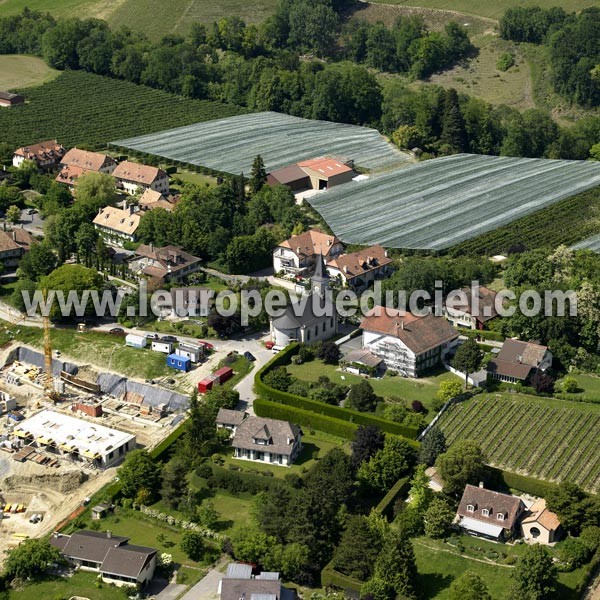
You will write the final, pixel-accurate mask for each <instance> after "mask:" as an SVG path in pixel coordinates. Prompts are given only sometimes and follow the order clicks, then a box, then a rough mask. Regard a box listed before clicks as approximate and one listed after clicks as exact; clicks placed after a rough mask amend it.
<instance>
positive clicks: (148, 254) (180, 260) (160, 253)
mask: <svg viewBox="0 0 600 600" xmlns="http://www.w3.org/2000/svg"><path fill="white" fill-rule="evenodd" d="M200 265H201V259H200V258H198V257H197V256H194V255H193V254H190V253H189V252H186V251H185V250H182V249H181V248H180V247H179V246H173V245H170V246H162V247H160V248H156V247H154V246H153V245H152V244H140V245H139V246H138V247H137V249H136V251H135V254H134V255H133V257H132V259H131V260H130V262H129V269H130V270H131V271H132V272H133V274H134V275H137V276H138V277H149V278H150V279H152V280H154V281H155V282H156V283H159V284H160V283H164V282H166V281H181V280H182V279H184V278H185V277H187V276H188V275H191V274H192V273H195V272H196V271H198V270H199V269H200ZM174 299H175V301H176V302H177V301H178V298H177V296H175V298H174ZM181 299H182V302H184V303H185V298H183V294H182V296H181ZM187 299H188V301H189V300H190V299H191V300H194V299H193V298H191V297H190V296H189V295H188V296H187ZM200 299H201V300H202V298H200ZM190 309H191V310H194V311H195V310H197V309H198V310H201V309H202V306H197V305H196V304H195V303H194V302H193V303H192V304H191V305H190V304H189V302H188V310H190Z"/></svg>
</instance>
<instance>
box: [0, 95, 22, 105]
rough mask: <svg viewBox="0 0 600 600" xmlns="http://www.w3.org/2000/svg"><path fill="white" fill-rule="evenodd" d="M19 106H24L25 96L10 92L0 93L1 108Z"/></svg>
mask: <svg viewBox="0 0 600 600" xmlns="http://www.w3.org/2000/svg"><path fill="white" fill-rule="evenodd" d="M19 104H25V96H21V94H12V93H11V92H0V107H1V108H10V107H11V106H19Z"/></svg>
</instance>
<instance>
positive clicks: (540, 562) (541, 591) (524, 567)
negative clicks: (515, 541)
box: [509, 544, 557, 600]
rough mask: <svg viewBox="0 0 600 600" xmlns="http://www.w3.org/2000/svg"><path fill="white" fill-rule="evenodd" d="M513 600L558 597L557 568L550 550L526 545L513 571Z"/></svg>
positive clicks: (544, 599) (539, 599) (510, 595)
mask: <svg viewBox="0 0 600 600" xmlns="http://www.w3.org/2000/svg"><path fill="white" fill-rule="evenodd" d="M512 579H513V587H512V588H511V590H510V592H509V597H510V599H511V600H513V599H514V600H517V599H518V600H550V599H551V598H555V597H556V583H557V569H556V565H555V564H554V562H553V561H552V556H551V555H550V553H549V552H548V550H547V549H546V548H545V547H544V546H542V545H540V544H533V545H531V546H526V547H525V550H524V552H523V554H522V555H521V557H520V559H519V562H518V563H517V566H516V567H515V568H514V569H513V572H512Z"/></svg>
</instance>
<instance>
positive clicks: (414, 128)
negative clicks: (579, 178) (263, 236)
mask: <svg viewBox="0 0 600 600" xmlns="http://www.w3.org/2000/svg"><path fill="white" fill-rule="evenodd" d="M352 4H353V2H350V1H342V0H280V2H279V5H278V8H277V10H276V12H275V14H274V15H273V16H272V17H270V18H269V19H267V20H266V21H265V22H264V23H262V24H260V25H253V24H251V25H246V24H245V23H244V22H243V21H242V20H241V19H239V18H237V17H228V18H224V19H221V20H220V21H219V22H217V23H214V24H213V25H212V26H211V27H206V26H204V25H202V24H200V23H195V24H194V25H193V27H192V29H191V32H190V34H189V36H188V37H187V38H184V37H181V36H178V35H167V36H165V37H164V38H163V39H162V40H161V41H160V42H159V43H153V42H150V41H149V40H148V39H147V38H146V37H144V36H143V35H142V34H138V33H133V32H131V31H130V30H127V29H119V30H117V31H112V30H111V29H109V27H108V25H107V24H106V23H105V22H104V21H101V20H98V19H87V20H79V19H66V20H58V21H57V20H55V19H54V18H53V17H52V16H50V15H48V14H42V13H38V12H32V11H29V10H25V11H24V12H23V13H22V14H21V15H17V16H12V17H6V18H4V19H0V53H27V54H35V55H40V56H42V57H43V58H44V60H45V61H46V62H47V63H48V64H49V65H50V66H52V67H54V68H57V69H81V70H85V71H88V72H92V73H96V74H99V75H104V76H109V77H113V78H118V79H122V80H126V81H131V82H134V83H141V84H144V85H147V86H150V87H153V88H157V89H161V90H165V91H167V92H171V93H174V94H178V95H181V96H185V97H190V98H206V99H210V100H216V101H220V102H227V103H231V104H235V105H238V106H243V107H247V108H249V109H251V110H272V111H278V112H284V113H288V114H292V115H295V116H301V117H306V118H313V119H323V120H329V121H337V122H345V123H353V124H360V125H370V126H373V127H377V128H379V129H380V130H381V131H382V132H383V133H385V134H387V135H389V136H390V137H391V139H392V140H393V141H394V142H395V143H396V144H397V145H398V146H400V147H403V148H414V147H419V148H421V149H422V150H423V151H424V152H425V157H428V156H430V155H443V154H448V153H453V152H475V153H485V154H502V155H506V156H529V157H548V158H568V159H588V158H590V157H591V156H594V155H595V154H594V153H593V152H592V151H591V149H592V146H594V144H597V142H598V140H599V139H600V118H597V117H588V118H585V119H581V120H579V121H578V122H577V123H576V124H575V125H574V126H572V127H569V128H566V127H560V126H558V125H557V123H556V122H555V121H554V120H553V119H552V117H551V115H550V114H549V113H548V112H545V111H542V110H538V109H531V110H528V111H525V112H523V113H520V112H519V111H518V110H516V109H513V108H510V107H507V106H492V105H490V104H488V103H486V102H484V101H482V100H480V99H478V98H474V97H469V96H467V95H463V94H461V95H459V94H457V93H456V92H455V91H454V90H452V89H450V90H445V89H443V88H441V87H438V86H421V87H413V86H410V85H409V82H410V81H411V80H414V79H419V78H424V77H427V76H428V75H430V74H432V73H434V72H439V71H440V70H443V69H445V68H448V67H450V66H452V65H454V64H456V63H457V62H458V61H461V60H463V59H465V58H466V57H468V56H470V54H471V53H472V52H473V48H472V46H471V43H470V40H469V38H468V36H467V34H466V32H465V31H464V29H463V28H462V26H461V25H459V24H457V23H454V22H450V23H448V24H447V25H446V27H445V30H444V31H442V32H431V31H429V30H428V29H427V27H426V26H425V23H424V22H423V20H422V18H420V17H416V16H413V17H400V18H398V20H397V21H396V23H395V24H394V25H393V26H392V27H391V28H388V27H386V26H385V25H383V24H382V23H375V24H370V23H367V22H365V21H360V20H356V18H352V19H350V18H348V15H349V14H351V12H352ZM598 14H600V11H591V10H590V11H584V12H583V13H582V16H581V17H576V16H573V15H566V13H564V11H562V10H560V9H558V10H550V11H543V10H541V9H523V10H521V9H517V10H512V11H508V12H507V14H506V16H505V18H504V19H503V21H502V24H501V32H502V35H503V36H504V37H509V38H511V39H515V40H516V39H519V40H520V39H522V40H532V41H542V40H548V39H551V40H554V41H552V43H553V44H555V46H556V51H554V52H553V55H554V54H556V55H557V54H558V53H559V47H560V46H559V42H560V40H559V37H560V35H563V36H564V35H567V34H568V35H569V37H570V34H569V33H568V32H569V31H571V29H575V30H577V31H578V32H579V33H578V35H579V37H581V38H582V42H581V44H580V45H577V44H576V45H575V47H574V50H573V51H572V52H562V51H561V52H562V54H564V56H565V57H566V58H565V60H567V58H568V59H569V60H573V61H574V60H575V59H576V57H577V56H582V57H584V58H585V60H584V58H581V57H580V58H579V59H578V61H579V62H578V63H577V64H578V65H579V63H581V64H588V62H589V61H590V60H591V61H592V62H593V61H594V60H596V61H597V57H596V59H594V58H590V57H592V56H593V51H594V48H593V47H594V46H597V45H598V39H599V38H600V36H593V35H592V33H593V31H591V30H590V27H592V28H593V24H594V23H597V22H598V21H597V20H596V19H597V15H598ZM569 27H570V28H571V29H568V28H569ZM553 31H554V34H552V33H551V32H553ZM586 31H589V35H587V40H588V46H590V48H587V49H586V47H584V46H585V45H584V43H583V39H585V38H586V35H585V32H586ZM561 32H563V33H561ZM564 32H567V34H565V33H564ZM561 39H562V38H561ZM560 43H562V42H560ZM579 46H581V48H579ZM586 61H588V62H586ZM555 62H558V59H556V61H555ZM561 68H562V69H563V71H567V73H566V75H568V78H567V79H565V80H564V81H562V83H561V85H563V87H564V88H565V90H566V89H571V88H572V87H575V88H577V90H579V91H578V92H577V93H578V94H579V95H578V96H577V99H578V100H581V101H582V102H584V101H585V102H587V103H588V104H589V103H593V102H594V100H593V98H595V97H596V96H595V95H594V94H596V93H597V88H598V85H597V83H594V82H593V80H592V79H591V78H592V74H590V73H587V72H586V73H587V75H585V76H584V75H582V76H581V77H580V78H577V77H578V76H577V75H576V74H577V73H578V72H579V71H580V70H581V68H582V67H581V66H578V67H577V68H575V67H574V68H572V69H571V68H569V65H568V64H567V63H564V65H563V66H562V67H561ZM557 69H558V67H556V68H555V73H557V72H558V70H557ZM584 70H585V69H584ZM384 71H385V72H391V73H400V74H402V77H393V76H392V77H390V78H386V80H385V81H384V83H381V81H380V79H378V72H384ZM592 71H593V70H592ZM588 75H589V77H588ZM558 77H559V76H558V75H555V79H556V78H558ZM586 77H587V79H586ZM588 79H589V81H588ZM557 81H558V79H557ZM590 82H591V83H590ZM556 85H558V83H557V84H556ZM586 86H587V87H586ZM585 90H587V91H585ZM594 90H596V91H595V92H594ZM584 91H585V93H584ZM586 94H587V95H586Z"/></svg>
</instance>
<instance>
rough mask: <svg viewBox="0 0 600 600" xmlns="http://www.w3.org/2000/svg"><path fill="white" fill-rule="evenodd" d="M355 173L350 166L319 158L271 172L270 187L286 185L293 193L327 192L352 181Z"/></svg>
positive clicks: (338, 161) (337, 161) (330, 159)
mask: <svg viewBox="0 0 600 600" xmlns="http://www.w3.org/2000/svg"><path fill="white" fill-rule="evenodd" d="M354 175H355V173H354V171H353V169H352V167H350V166H349V165H348V164H346V163H345V162H343V161H342V160H338V159H335V158H327V157H323V156H322V157H319V158H313V159H310V160H304V161H301V162H299V163H296V164H293V165H288V166H287V167H282V168H281V169H276V170H274V171H271V172H270V173H269V174H268V175H267V183H268V184H269V185H286V186H288V187H289V188H290V189H291V190H292V191H293V192H299V191H302V190H309V189H313V190H326V189H329V188H331V187H333V186H335V185H339V184H341V183H347V182H348V181H351V180H352V178H353V177H354Z"/></svg>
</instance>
